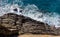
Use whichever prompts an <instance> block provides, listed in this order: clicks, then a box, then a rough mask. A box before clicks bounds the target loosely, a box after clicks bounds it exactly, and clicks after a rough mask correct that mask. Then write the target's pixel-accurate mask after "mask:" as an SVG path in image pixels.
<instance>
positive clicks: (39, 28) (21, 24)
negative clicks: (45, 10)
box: [0, 13, 60, 35]
mask: <svg viewBox="0 0 60 37" xmlns="http://www.w3.org/2000/svg"><path fill="white" fill-rule="evenodd" d="M15 33H19V34H25V33H31V34H51V35H59V34H60V33H59V30H57V29H56V28H55V26H50V25H48V24H46V23H43V22H39V21H36V20H33V19H31V18H29V17H25V16H22V15H17V14H13V13H8V14H5V15H3V16H1V17H0V34H5V35H10V34H15Z"/></svg>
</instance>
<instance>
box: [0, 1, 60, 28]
mask: <svg viewBox="0 0 60 37" xmlns="http://www.w3.org/2000/svg"><path fill="white" fill-rule="evenodd" d="M19 1H20V2H19ZM7 2H8V0H7V1H5V2H3V1H0V16H3V15H4V14H7V13H15V14H18V15H24V16H27V17H30V18H32V19H34V20H36V21H41V22H44V23H47V24H49V25H55V27H60V15H59V14H57V13H55V12H51V13H49V12H45V13H43V12H42V11H41V10H39V8H38V7H37V6H36V5H34V4H28V5H26V6H25V5H24V4H23V2H22V1H21V0H14V1H13V2H12V4H11V2H10V3H7ZM14 9H16V10H14Z"/></svg>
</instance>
